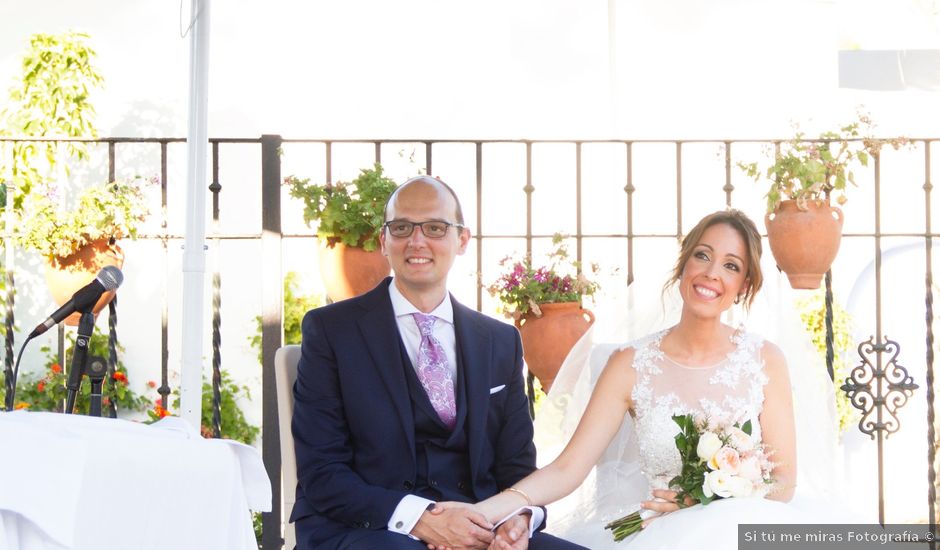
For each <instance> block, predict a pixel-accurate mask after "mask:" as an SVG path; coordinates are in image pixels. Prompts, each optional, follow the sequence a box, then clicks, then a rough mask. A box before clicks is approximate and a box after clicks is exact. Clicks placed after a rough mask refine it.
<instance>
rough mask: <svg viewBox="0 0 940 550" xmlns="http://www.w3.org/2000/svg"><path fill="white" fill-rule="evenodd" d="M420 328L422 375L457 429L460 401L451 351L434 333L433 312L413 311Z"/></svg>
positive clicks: (438, 406)
mask: <svg viewBox="0 0 940 550" xmlns="http://www.w3.org/2000/svg"><path fill="white" fill-rule="evenodd" d="M411 315H412V316H413V317H414V319H415V323H417V324H418V329H419V330H421V344H420V345H419V346H418V357H417V359H418V361H417V362H418V364H417V371H418V379H419V380H421V385H422V386H424V391H425V392H427V394H428V399H430V400H431V405H433V406H434V410H435V411H437V415H438V416H440V417H441V420H443V421H444V424H447V427H448V428H451V429H453V427H454V424H455V423H456V422H457V404H456V401H455V400H454V377H453V375H452V374H451V372H450V368H449V367H448V365H447V354H445V353H444V347H443V346H441V342H440V341H439V340H438V339H437V338H435V337H434V333H433V330H434V321H435V319H437V318H436V317H434V316H433V315H423V314H421V313H412V314H411Z"/></svg>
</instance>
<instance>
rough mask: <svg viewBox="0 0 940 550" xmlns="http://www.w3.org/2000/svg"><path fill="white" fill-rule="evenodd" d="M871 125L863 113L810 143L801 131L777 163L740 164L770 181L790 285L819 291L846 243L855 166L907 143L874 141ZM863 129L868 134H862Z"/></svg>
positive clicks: (780, 262) (776, 233)
mask: <svg viewBox="0 0 940 550" xmlns="http://www.w3.org/2000/svg"><path fill="white" fill-rule="evenodd" d="M871 129H872V122H871V119H870V118H869V117H868V116H867V115H865V114H860V115H859V118H858V120H857V121H855V122H853V123H851V124H848V125H845V126H842V127H841V128H839V130H838V131H830V132H824V133H822V134H820V136H819V138H818V139H815V140H810V139H807V138H806V137H805V136H804V134H803V133H802V132H797V133H796V135H795V136H794V137H793V138H792V139H790V140H789V141H786V142H783V143H780V144H779V146H778V147H777V149H776V151H775V153H774V160H773V162H772V163H771V164H770V165H769V166H768V167H767V168H766V169H763V170H762V169H761V168H760V167H759V166H758V163H756V162H751V163H744V162H739V163H738V167H740V168H741V169H742V170H744V172H745V173H746V174H747V175H748V176H750V177H752V178H754V180H755V181H757V182H760V181H761V180H762V179H766V180H767V181H769V182H770V187H769V189H768V191H767V195H766V196H767V214H766V217H765V222H766V227H767V238H768V241H769V243H770V250H771V253H772V254H773V256H774V259H775V260H776V262H777V266H778V267H779V268H780V269H781V270H782V271H784V272H785V273H786V274H787V278H788V279H789V280H790V286H792V287H793V288H798V289H814V288H819V284H820V281H821V279H822V276H823V275H824V274H825V273H826V271H828V270H829V267H830V266H831V265H832V262H833V260H835V257H836V254H837V253H838V251H839V244H840V242H841V239H842V222H843V214H842V210H841V209H840V208H839V207H838V206H833V205H832V204H831V203H830V200H831V199H832V198H835V200H836V202H837V203H838V204H839V205H842V204H844V203H845V201H846V197H845V191H846V188H847V187H848V185H849V184H851V185H853V186H854V185H855V173H854V171H853V170H854V168H855V167H856V166H863V167H864V166H868V161H869V158H870V157H871V156H872V155H877V154H878V153H879V151H880V150H881V147H882V146H883V145H884V144H885V143H888V144H891V145H892V146H893V147H894V148H895V149H897V148H898V147H900V146H901V145H903V144H905V143H907V140H905V139H904V138H895V139H874V138H871V137H868V136H870V135H871ZM863 131H864V132H865V135H864V136H863Z"/></svg>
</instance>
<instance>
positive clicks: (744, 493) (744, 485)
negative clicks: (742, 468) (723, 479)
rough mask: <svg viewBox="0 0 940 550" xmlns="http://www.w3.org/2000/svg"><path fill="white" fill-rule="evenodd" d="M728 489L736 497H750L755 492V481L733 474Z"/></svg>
mask: <svg viewBox="0 0 940 550" xmlns="http://www.w3.org/2000/svg"><path fill="white" fill-rule="evenodd" d="M728 489H729V491H730V492H731V496H733V497H735V498H743V497H749V496H751V494H752V493H753V492H754V482H752V481H751V480H749V479H746V478H743V477H741V476H731V479H730V480H728Z"/></svg>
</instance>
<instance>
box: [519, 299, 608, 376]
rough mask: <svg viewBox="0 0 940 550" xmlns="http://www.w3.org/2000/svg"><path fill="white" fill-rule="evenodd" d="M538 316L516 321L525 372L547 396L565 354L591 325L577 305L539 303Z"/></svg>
mask: <svg viewBox="0 0 940 550" xmlns="http://www.w3.org/2000/svg"><path fill="white" fill-rule="evenodd" d="M539 309H541V310H542V316H541V317H536V316H535V315H534V314H532V313H531V312H530V313H527V314H526V315H524V316H523V317H522V319H519V320H517V321H516V327H518V328H519V333H520V334H521V335H522V350H523V355H524V356H525V362H526V366H528V368H529V372H531V373H532V374H534V375H535V376H536V377H537V378H538V379H539V383H540V384H542V389H543V390H545V392H546V393H547V392H548V390H549V389H551V387H552V382H554V380H555V376H556V375H557V374H558V369H559V368H560V367H561V364H562V362H564V360H565V357H567V356H568V352H569V351H571V348H572V347H573V346H574V345H575V343H577V341H578V340H579V339H580V338H581V337H582V336H583V335H584V333H585V332H587V329H588V328H590V327H591V325H592V324H594V314H593V313H591V311H590V310H587V309H583V308H582V307H581V306H580V304H578V302H562V303H557V304H539Z"/></svg>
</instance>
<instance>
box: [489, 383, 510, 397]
mask: <svg viewBox="0 0 940 550" xmlns="http://www.w3.org/2000/svg"><path fill="white" fill-rule="evenodd" d="M505 387H506V384H503V385H502V386H496V387H495V388H490V395H493V394H494V393H496V392H499V391H502V390H503V388H505Z"/></svg>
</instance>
